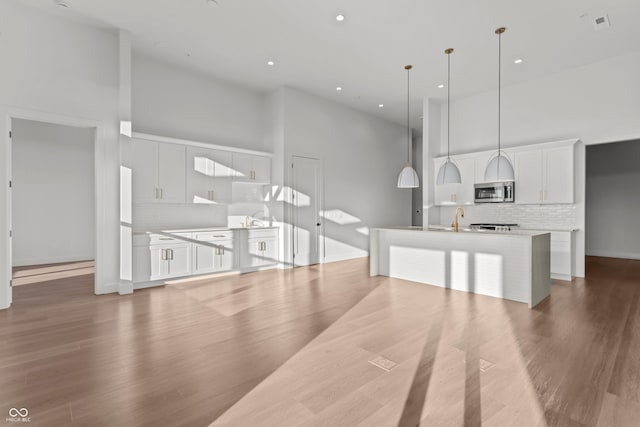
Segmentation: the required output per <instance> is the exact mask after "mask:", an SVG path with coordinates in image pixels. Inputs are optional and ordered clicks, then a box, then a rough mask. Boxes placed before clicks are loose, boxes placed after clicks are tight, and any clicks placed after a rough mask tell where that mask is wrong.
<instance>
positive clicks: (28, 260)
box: [11, 118, 96, 292]
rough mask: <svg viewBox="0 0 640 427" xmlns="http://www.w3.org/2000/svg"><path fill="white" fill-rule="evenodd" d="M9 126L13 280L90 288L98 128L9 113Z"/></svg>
mask: <svg viewBox="0 0 640 427" xmlns="http://www.w3.org/2000/svg"><path fill="white" fill-rule="evenodd" d="M11 131H12V135H11V173H12V187H11V223H12V224H11V226H12V232H11V260H12V262H11V267H12V284H13V286H14V287H16V286H20V287H21V286H24V285H33V284H40V285H41V286H44V287H46V286H49V285H51V286H53V285H61V284H74V285H80V286H86V287H87V292H93V290H94V282H95V262H94V260H95V247H96V242H95V239H96V232H95V229H96V225H95V218H96V214H95V178H94V177H95V161H94V159H95V138H96V135H95V133H96V129H95V128H92V127H74V126H67V125H61V124H53V123H46V122H41V121H35V120H27V119H15V118H14V119H12V120H11ZM39 289H40V290H41V289H43V288H42V287H40V288H39ZM32 292H33V291H32Z"/></svg>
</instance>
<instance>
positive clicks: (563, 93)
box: [434, 52, 640, 155]
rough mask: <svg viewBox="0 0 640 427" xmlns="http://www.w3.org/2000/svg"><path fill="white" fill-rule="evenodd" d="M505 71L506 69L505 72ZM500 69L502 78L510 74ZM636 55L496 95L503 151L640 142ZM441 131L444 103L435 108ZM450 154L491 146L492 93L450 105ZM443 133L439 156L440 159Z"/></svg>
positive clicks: (639, 60) (494, 141)
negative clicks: (574, 142) (562, 143)
mask: <svg viewBox="0 0 640 427" xmlns="http://www.w3.org/2000/svg"><path fill="white" fill-rule="evenodd" d="M505 68H506V67H505ZM516 70H517V67H513V68H511V69H508V68H506V69H505V71H504V74H503V75H506V76H507V78H508V73H510V72H516ZM638 75H640V52H636V53H634V54H631V55H626V56H620V57H616V58H612V59H608V60H606V61H602V62H598V63H595V64H591V65H588V66H584V67H580V68H575V69H572V70H568V71H564V72H561V73H557V74H553V75H550V76H547V77H544V78H541V79H537V80H533V81H529V82H526V83H523V84H519V85H514V86H507V87H504V88H503V90H502V142H503V144H504V145H505V146H517V145H525V144H528V143H535V142H545V141H559V140H563V139H571V138H579V139H580V140H581V141H582V142H584V143H585V144H587V145H589V144H593V143H598V142H609V141H624V140H629V139H634V138H637V137H640V121H639V120H638V117H640V80H638ZM441 108H442V115H441V126H442V127H444V126H446V122H445V120H446V114H445V109H446V104H445V105H442V106H441ZM451 115H452V118H455V122H453V121H452V123H455V124H453V125H452V128H451V152H452V154H453V153H462V152H470V151H480V150H485V149H492V148H494V147H496V146H497V93H496V91H491V92H485V93H481V94H479V95H476V96H472V97H468V98H464V99H461V100H458V101H455V102H453V103H452V105H451ZM446 147H447V141H446V133H443V134H442V136H441V139H440V152H439V153H438V155H443V154H446ZM434 155H436V154H434Z"/></svg>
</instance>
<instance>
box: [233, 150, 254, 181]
mask: <svg viewBox="0 0 640 427" xmlns="http://www.w3.org/2000/svg"><path fill="white" fill-rule="evenodd" d="M251 157H252V156H250V155H249V154H240V153H233V174H234V179H236V180H237V181H249V180H250V179H251V176H252V170H253V164H252V161H251V160H252V159H251Z"/></svg>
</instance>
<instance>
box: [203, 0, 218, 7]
mask: <svg viewBox="0 0 640 427" xmlns="http://www.w3.org/2000/svg"><path fill="white" fill-rule="evenodd" d="M205 1H206V3H207V6H218V2H217V0H205Z"/></svg>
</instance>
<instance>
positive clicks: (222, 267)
mask: <svg viewBox="0 0 640 427" xmlns="http://www.w3.org/2000/svg"><path fill="white" fill-rule="evenodd" d="M216 244H217V245H218V246H219V247H220V252H221V253H220V254H219V255H218V256H217V258H216V260H217V263H216V271H228V270H233V268H234V265H235V263H234V262H233V261H234V259H235V258H234V257H235V252H234V250H233V241H231V240H228V241H223V242H217V243H216Z"/></svg>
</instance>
